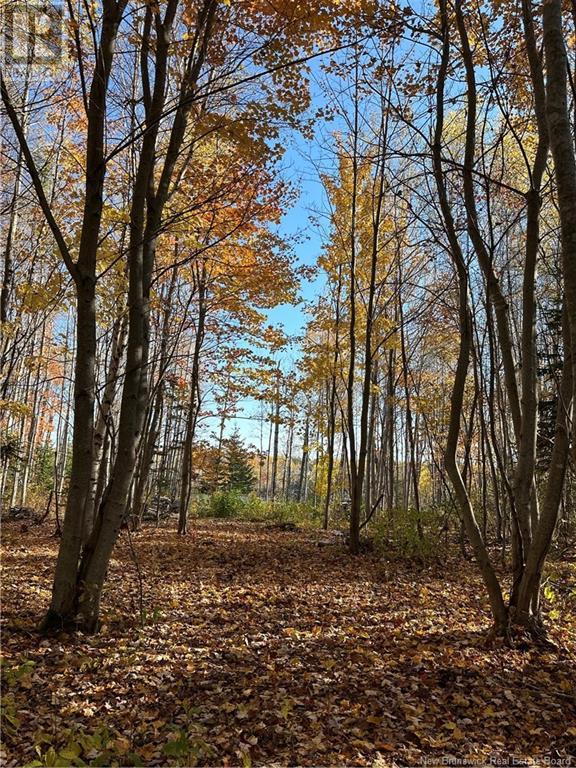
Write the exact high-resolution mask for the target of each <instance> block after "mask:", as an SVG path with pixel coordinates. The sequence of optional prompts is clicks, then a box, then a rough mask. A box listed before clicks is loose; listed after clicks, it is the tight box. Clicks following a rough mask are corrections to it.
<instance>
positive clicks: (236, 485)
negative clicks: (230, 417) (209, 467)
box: [222, 429, 255, 493]
mask: <svg viewBox="0 0 576 768" xmlns="http://www.w3.org/2000/svg"><path fill="white" fill-rule="evenodd" d="M254 483H255V478H254V472H253V471H252V467H251V465H250V456H249V453H248V451H247V450H246V448H245V447H244V444H243V442H242V440H241V438H240V434H239V432H238V430H237V429H236V430H234V432H233V434H232V435H231V437H229V438H228V440H226V447H225V454H224V472H223V478H222V486H223V488H224V489H225V490H228V491H240V492H242V493H250V491H251V490H252V489H253V488H254Z"/></svg>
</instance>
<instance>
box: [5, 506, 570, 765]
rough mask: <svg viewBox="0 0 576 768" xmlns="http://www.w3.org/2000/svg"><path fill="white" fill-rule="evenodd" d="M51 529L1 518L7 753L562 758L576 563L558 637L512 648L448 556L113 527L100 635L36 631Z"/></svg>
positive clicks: (239, 529) (176, 759)
mask: <svg viewBox="0 0 576 768" xmlns="http://www.w3.org/2000/svg"><path fill="white" fill-rule="evenodd" d="M51 534H52V529H51V528H49V527H46V526H40V527H39V526H35V527H33V526H31V527H30V528H28V529H27V530H22V526H21V524H19V523H7V524H5V525H4V529H3V557H2V566H3V616H2V624H3V632H2V646H3V648H2V650H3V656H4V658H3V687H4V696H3V702H2V704H3V715H4V716H3V726H2V729H3V737H4V750H5V752H4V759H3V765H5V766H19V765H24V764H30V763H32V764H35V765H85V764H90V765H146V766H161V765H184V766H193V765H208V766H232V765H239V766H243V768H248V767H249V766H251V765H267V766H271V765H276V766H286V765H301V766H304V765H323V766H341V765H355V766H356V765H358V766H361V765H375V766H379V765H381V766H385V765H390V764H396V765H400V766H405V765H417V766H424V765H433V764H438V765H440V764H448V763H449V762H450V760H456V761H458V762H457V763H456V764H460V765H465V764H468V765H481V764H483V763H488V764H493V765H522V764H530V765H540V764H542V765H557V766H560V765H561V766H567V765H571V764H574V763H571V762H570V760H571V759H572V760H573V761H574V756H575V755H576V616H575V613H576V611H575V610H574V609H575V603H576V601H575V598H574V594H573V593H572V592H571V590H573V589H574V584H575V582H576V565H575V564H574V562H572V563H569V562H556V563H553V564H552V566H551V569H552V570H551V574H552V580H551V581H550V585H551V587H550V589H549V590H548V592H547V595H548V596H549V599H547V600H546V610H547V612H548V621H547V623H548V624H549V625H550V636H551V638H552V639H553V640H554V642H555V644H556V648H555V649H548V650H544V649H542V648H535V647H533V646H528V645H527V644H526V645H522V644H521V645H520V647H517V648H515V649H509V648H504V647H501V646H492V647H490V646H487V645H486V642H485V641H486V635H487V632H488V629H489V624H490V622H489V617H488V610H487V606H486V604H485V600H484V599H483V597H481V596H482V595H483V590H482V585H481V583H480V582H479V579H478V577H477V574H476V570H475V568H474V566H473V564H471V563H468V562H465V561H464V560H463V559H462V558H460V557H459V556H451V557H442V558H438V559H437V560H436V561H432V562H430V563H427V564H422V563H415V562H406V561H402V560H394V561H391V562H390V561H387V560H385V559H384V558H383V557H382V555H381V554H380V555H378V554H377V553H370V554H367V555H364V556H361V557H358V558H352V557H350V555H348V553H347V552H346V550H345V548H344V544H343V543H342V542H341V541H339V540H338V538H337V537H327V536H326V535H324V534H322V533H321V532H318V531H309V530H306V531H296V532H285V531H280V530H275V529H270V528H268V527H266V526H265V525H262V524H249V523H234V522H226V523H224V522H210V521H201V522H198V523H195V524H194V527H193V529H192V530H191V532H190V533H189V534H188V536H186V537H184V538H179V537H178V536H177V535H176V533H175V532H174V531H173V530H168V529H167V528H161V529H154V528H153V527H149V528H145V529H144V530H142V531H141V532H139V533H136V534H132V535H131V536H130V537H129V536H128V535H127V533H126V532H124V533H123V534H122V536H121V541H120V543H119V545H118V548H117V550H116V552H115V557H114V560H113V563H112V565H111V567H110V572H109V579H108V582H107V587H106V592H105V596H104V599H103V605H102V614H103V627H102V631H101V633H100V634H99V635H97V636H93V637H87V636H83V635H64V636H59V637H48V638H43V637H42V636H40V635H39V634H38V633H37V632H36V631H35V626H36V625H37V622H38V620H39V618H40V617H41V613H42V610H43V608H45V606H46V605H47V602H48V599H49V594H50V592H49V589H50V583H51V576H52V572H53V568H54V562H55V555H56V550H57V540H56V539H55V538H54V537H53V536H52V535H51ZM318 542H322V543H324V544H325V545H323V546H319V543H318ZM136 563H138V565H136ZM139 574H140V576H139ZM568 585H571V587H569V586H568ZM140 594H141V598H142V608H143V611H141V610H140V607H141V602H140ZM34 761H36V762H34ZM466 761H468V762H466Z"/></svg>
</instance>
